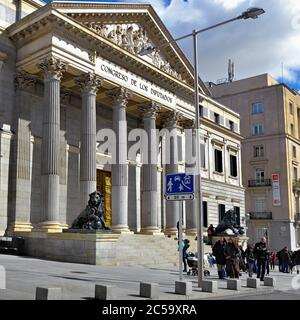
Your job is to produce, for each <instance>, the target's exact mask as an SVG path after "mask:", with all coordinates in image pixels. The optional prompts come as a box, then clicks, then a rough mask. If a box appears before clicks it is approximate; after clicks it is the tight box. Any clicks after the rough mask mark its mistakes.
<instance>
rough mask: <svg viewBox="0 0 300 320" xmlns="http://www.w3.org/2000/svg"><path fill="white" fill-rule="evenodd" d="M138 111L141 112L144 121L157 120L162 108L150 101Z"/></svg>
mask: <svg viewBox="0 0 300 320" xmlns="http://www.w3.org/2000/svg"><path fill="white" fill-rule="evenodd" d="M138 109H139V111H140V112H141V115H142V117H143V119H148V118H153V119H156V116H157V113H158V112H159V111H160V106H159V105H158V103H156V102H153V101H149V102H146V103H143V104H141V105H139V106H138Z"/></svg>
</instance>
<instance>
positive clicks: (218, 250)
mask: <svg viewBox="0 0 300 320" xmlns="http://www.w3.org/2000/svg"><path fill="white" fill-rule="evenodd" d="M225 247H226V241H225V239H224V238H220V240H218V241H217V242H216V243H215V245H214V246H213V248H212V252H213V255H214V256H215V257H216V263H217V269H218V276H219V279H225V278H226V276H227V274H226V269H225V266H226V259H225Z"/></svg>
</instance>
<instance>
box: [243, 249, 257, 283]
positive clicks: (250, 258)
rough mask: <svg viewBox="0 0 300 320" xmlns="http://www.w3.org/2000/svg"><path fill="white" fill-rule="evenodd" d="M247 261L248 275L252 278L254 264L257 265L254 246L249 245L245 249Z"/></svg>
mask: <svg viewBox="0 0 300 320" xmlns="http://www.w3.org/2000/svg"><path fill="white" fill-rule="evenodd" d="M245 256H246V261H247V268H248V275H249V277H250V278H252V275H253V270H254V265H255V256H254V246H253V245H248V247H247V249H246V251H245Z"/></svg>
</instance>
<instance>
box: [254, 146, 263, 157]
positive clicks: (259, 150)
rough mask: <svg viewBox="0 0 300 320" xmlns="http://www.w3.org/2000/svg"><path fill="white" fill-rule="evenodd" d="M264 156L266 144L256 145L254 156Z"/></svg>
mask: <svg viewBox="0 0 300 320" xmlns="http://www.w3.org/2000/svg"><path fill="white" fill-rule="evenodd" d="M263 156H264V146H254V157H255V158H257V157H263Z"/></svg>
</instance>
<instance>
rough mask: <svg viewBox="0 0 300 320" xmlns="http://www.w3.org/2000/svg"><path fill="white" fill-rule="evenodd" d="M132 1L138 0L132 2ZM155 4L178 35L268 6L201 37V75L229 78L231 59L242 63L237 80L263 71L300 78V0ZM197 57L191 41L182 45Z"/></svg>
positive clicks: (177, 0) (204, 0) (200, 0)
mask: <svg viewBox="0 0 300 320" xmlns="http://www.w3.org/2000/svg"><path fill="white" fill-rule="evenodd" d="M128 1H129V2H132V0H128ZM141 1H143V2H150V3H151V4H152V5H153V7H154V8H155V9H156V11H157V12H158V14H159V15H160V17H161V18H162V20H163V21H164V23H165V24H166V26H167V27H168V28H169V30H170V31H171V33H172V34H173V36H174V37H178V36H181V35H184V34H187V33H190V32H191V31H192V30H193V29H195V28H196V29H200V28H204V27H207V26H210V25H212V24H215V23H217V22H220V21H223V20H226V19H230V18H232V17H235V16H238V15H240V14H241V12H243V11H245V10H246V9H247V8H249V7H253V6H257V7H263V8H264V9H265V10H266V14H264V15H263V16H261V17H259V19H256V20H241V21H236V22H233V23H230V24H228V25H225V26H222V27H220V28H218V29H214V30H211V31H208V32H205V33H203V34H200V35H199V51H200V52H199V55H200V57H199V60H200V76H201V78H202V79H203V80H204V81H215V80H217V79H220V78H224V77H227V62H228V59H229V58H231V59H233V60H234V62H235V66H236V79H241V78H244V77H250V76H254V75H257V74H261V73H270V74H271V75H273V76H274V77H277V78H281V73H282V71H281V69H282V63H283V64H284V76H285V78H286V79H287V80H290V81H296V79H297V77H298V79H299V78H300V76H299V73H298V74H297V73H296V72H295V70H297V69H298V70H300V1H299V0H188V1H184V0H171V1H170V4H169V5H168V6H167V7H166V6H165V5H164V1H163V0H154V1H149V0H139V2H141ZM179 44H180V45H181V46H182V48H183V49H184V50H185V52H186V54H187V55H188V56H189V57H191V56H192V55H191V52H192V50H191V40H190V39H188V40H184V41H182V42H180V43H179Z"/></svg>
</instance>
